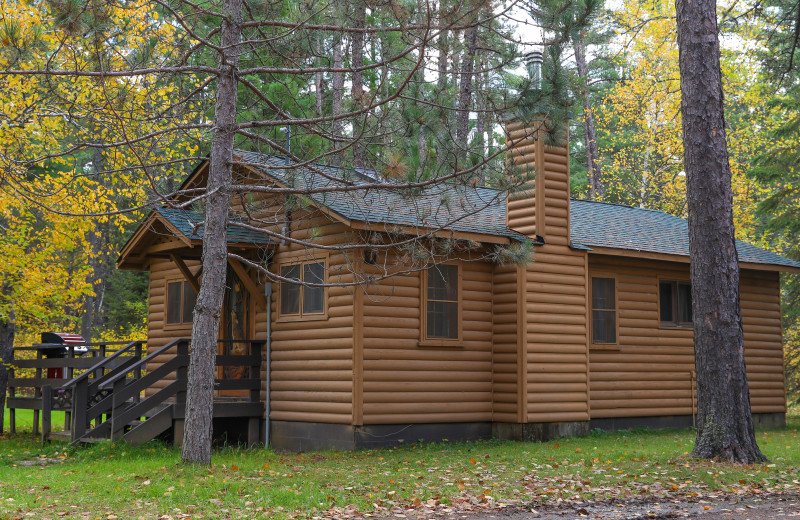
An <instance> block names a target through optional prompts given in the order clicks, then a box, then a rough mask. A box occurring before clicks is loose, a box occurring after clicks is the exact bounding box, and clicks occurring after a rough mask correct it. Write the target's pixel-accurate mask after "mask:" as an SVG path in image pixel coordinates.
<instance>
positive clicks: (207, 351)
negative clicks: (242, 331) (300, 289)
mask: <svg viewBox="0 0 800 520" xmlns="http://www.w3.org/2000/svg"><path fill="white" fill-rule="evenodd" d="M222 11H223V15H224V18H223V20H222V28H221V44H222V48H223V49H225V50H224V51H223V53H222V56H221V58H220V59H221V62H220V66H219V72H218V76H217V97H216V103H215V106H214V137H213V139H212V141H211V168H210V171H209V176H208V185H207V194H208V195H207V199H206V214H205V225H204V227H203V280H202V282H201V283H200V292H199V293H198V295H197V303H196V304H195V308H194V322H193V325H192V350H191V357H190V363H189V383H188V388H187V392H186V395H187V401H186V425H185V429H184V432H185V433H184V438H183V450H182V452H181V459H182V460H183V461H184V462H196V463H200V464H211V422H212V421H211V419H212V416H213V411H214V364H215V360H216V354H217V338H218V337H219V321H220V315H221V314H222V311H221V309H222V300H223V295H224V291H225V274H226V271H227V262H228V247H227V236H226V235H227V226H228V211H229V207H230V198H231V195H230V186H231V183H232V160H233V143H234V137H235V135H236V101H237V81H236V74H237V69H238V67H239V47H238V45H239V42H240V41H241V37H242V0H223V3H222Z"/></svg>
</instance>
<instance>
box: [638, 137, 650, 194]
mask: <svg viewBox="0 0 800 520" xmlns="http://www.w3.org/2000/svg"><path fill="white" fill-rule="evenodd" d="M651 153H652V151H651V147H650V143H648V144H647V145H645V148H644V161H643V164H642V179H641V181H639V207H640V208H643V207H644V206H645V204H644V202H645V198H646V197H647V182H648V181H647V171H648V168H650V154H651Z"/></svg>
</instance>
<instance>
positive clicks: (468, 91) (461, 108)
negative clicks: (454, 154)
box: [456, 16, 478, 168]
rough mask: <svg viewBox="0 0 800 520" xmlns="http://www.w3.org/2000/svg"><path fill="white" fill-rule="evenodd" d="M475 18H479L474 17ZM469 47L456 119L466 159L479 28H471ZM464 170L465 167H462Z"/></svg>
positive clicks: (460, 150) (458, 139)
mask: <svg viewBox="0 0 800 520" xmlns="http://www.w3.org/2000/svg"><path fill="white" fill-rule="evenodd" d="M473 18H477V16H474V17H473ZM464 40H465V43H466V45H467V48H466V55H465V56H464V60H463V61H462V62H461V84H460V87H459V95H458V117H457V119H456V146H457V147H458V156H459V158H460V159H464V158H465V157H466V155H467V147H468V146H469V143H468V137H469V112H470V107H471V105H472V103H471V102H472V79H473V78H472V76H473V69H474V68H475V49H476V47H477V45H478V26H477V25H476V26H473V27H470V28H469V29H468V30H467V34H466V37H465V38H464ZM461 167H462V168H463V165H461Z"/></svg>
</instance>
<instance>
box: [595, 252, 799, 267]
mask: <svg viewBox="0 0 800 520" xmlns="http://www.w3.org/2000/svg"><path fill="white" fill-rule="evenodd" d="M587 247H589V248H590V250H589V251H588V252H589V254H595V255H604V256H624V257H628V258H643V259H647V260H661V261H665V262H677V263H682V264H688V263H689V262H690V260H689V257H688V256H687V255H674V254H669V253H659V252H654V251H642V250H638V249H623V248H616V247H597V246H587ZM739 267H741V268H744V269H752V270H754V271H780V272H788V273H800V267H794V266H789V265H783V264H768V263H761V262H742V261H740V262H739Z"/></svg>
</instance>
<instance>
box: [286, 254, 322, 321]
mask: <svg viewBox="0 0 800 520" xmlns="http://www.w3.org/2000/svg"><path fill="white" fill-rule="evenodd" d="M281 276H282V277H283V278H289V279H293V280H299V281H300V283H290V282H281V293H280V297H281V304H280V310H281V316H287V317H299V318H305V317H309V318H313V317H319V316H320V315H324V314H325V288H324V287H314V286H309V285H305V284H310V283H318V284H322V283H325V262H324V261H322V260H315V261H312V262H303V263H298V264H291V265H284V266H281Z"/></svg>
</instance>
